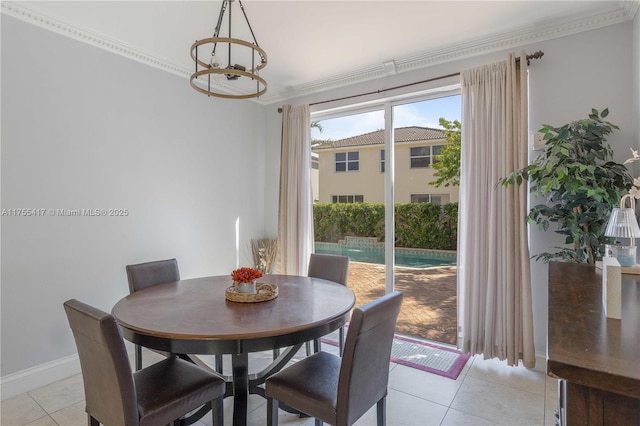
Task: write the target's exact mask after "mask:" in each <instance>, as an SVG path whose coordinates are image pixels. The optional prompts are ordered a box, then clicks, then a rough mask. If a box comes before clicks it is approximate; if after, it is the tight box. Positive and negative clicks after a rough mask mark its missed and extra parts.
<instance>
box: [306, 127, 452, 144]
mask: <svg viewBox="0 0 640 426" xmlns="http://www.w3.org/2000/svg"><path fill="white" fill-rule="evenodd" d="M394 131H395V135H394V136H395V142H396V143H401V142H413V141H430V140H439V139H444V138H445V136H444V132H443V131H442V130H441V129H432V128H430V127H417V126H412V127H400V128H397V129H395V130H394ZM364 145H384V130H376V131H375V132H370V133H365V134H363V135H358V136H352V137H350V138H345V139H339V140H336V141H333V143H332V144H330V145H326V146H317V147H313V149H314V150H320V149H333V148H343V147H351V146H364Z"/></svg>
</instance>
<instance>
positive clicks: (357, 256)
mask: <svg viewBox="0 0 640 426" xmlns="http://www.w3.org/2000/svg"><path fill="white" fill-rule="evenodd" d="M315 252H316V253H321V254H340V255H343V256H349V259H350V260H352V261H354V262H364V263H377V264H380V265H383V264H384V251H383V250H375V249H356V248H347V247H321V246H320V245H319V244H316V248H315ZM395 257H396V266H406V267H410V268H428V267H431V266H455V265H456V256H455V255H448V254H446V255H443V254H438V253H428V252H427V253H411V252H405V251H401V250H396V252H395Z"/></svg>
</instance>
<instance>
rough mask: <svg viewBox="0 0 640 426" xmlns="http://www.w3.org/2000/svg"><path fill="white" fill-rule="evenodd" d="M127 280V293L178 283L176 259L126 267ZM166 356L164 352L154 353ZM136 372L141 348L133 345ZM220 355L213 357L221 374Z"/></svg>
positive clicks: (140, 363) (140, 357)
mask: <svg viewBox="0 0 640 426" xmlns="http://www.w3.org/2000/svg"><path fill="white" fill-rule="evenodd" d="M126 270H127V280H128V281H129V293H134V292H136V291H140V290H144V289H145V288H147V287H151V286H154V285H158V284H164V283H168V282H172V281H180V270H179V269H178V261H177V260H176V259H166V260H155V261H152V262H145V263H138V264H135V265H127V266H126ZM156 352H158V353H160V354H162V355H165V356H168V355H169V354H168V353H166V352H160V351H156ZM135 363H136V370H140V369H141V368H142V348H141V347H140V346H139V345H135ZM222 367H223V366H222V355H216V356H215V368H216V371H217V372H219V373H222Z"/></svg>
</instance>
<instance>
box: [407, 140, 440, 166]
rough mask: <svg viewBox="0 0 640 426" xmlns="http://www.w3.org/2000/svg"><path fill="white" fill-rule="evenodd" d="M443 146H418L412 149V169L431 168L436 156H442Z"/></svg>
mask: <svg viewBox="0 0 640 426" xmlns="http://www.w3.org/2000/svg"><path fill="white" fill-rule="evenodd" d="M442 146H443V145H432V146H416V147H414V148H411V168H412V169H419V168H425V167H429V166H430V165H431V164H432V163H434V162H435V161H434V158H433V157H434V155H438V154H440V150H441V149H442Z"/></svg>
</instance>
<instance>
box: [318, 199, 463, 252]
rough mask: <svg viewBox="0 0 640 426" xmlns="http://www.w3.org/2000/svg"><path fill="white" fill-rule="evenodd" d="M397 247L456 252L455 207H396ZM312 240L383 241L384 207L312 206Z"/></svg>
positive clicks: (456, 228)
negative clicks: (352, 239)
mask: <svg viewBox="0 0 640 426" xmlns="http://www.w3.org/2000/svg"><path fill="white" fill-rule="evenodd" d="M395 219H396V220H395V221H396V224H395V225H396V247H411V248H426V249H437V250H456V246H457V239H458V203H450V204H444V205H439V204H432V203H396V205H395ZM313 226H314V233H315V240H316V241H318V242H328V243H337V242H338V240H341V239H344V237H345V236H358V237H376V238H378V241H384V204H372V203H336V204H324V203H322V204H314V206H313Z"/></svg>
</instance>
